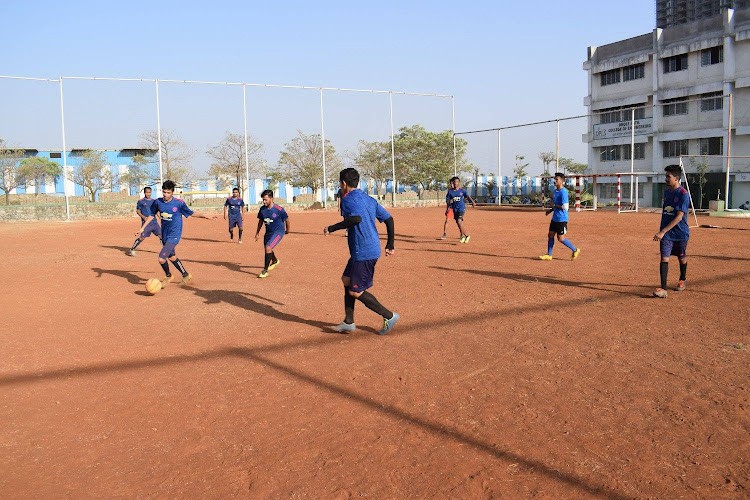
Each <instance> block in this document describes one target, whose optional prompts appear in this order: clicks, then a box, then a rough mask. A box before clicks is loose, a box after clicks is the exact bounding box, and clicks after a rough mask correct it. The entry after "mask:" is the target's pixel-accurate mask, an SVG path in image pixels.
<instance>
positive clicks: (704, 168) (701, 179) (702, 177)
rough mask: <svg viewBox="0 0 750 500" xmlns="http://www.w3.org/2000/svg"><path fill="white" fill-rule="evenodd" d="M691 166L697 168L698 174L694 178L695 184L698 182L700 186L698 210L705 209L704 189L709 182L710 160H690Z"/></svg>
mask: <svg viewBox="0 0 750 500" xmlns="http://www.w3.org/2000/svg"><path fill="white" fill-rule="evenodd" d="M690 165H692V166H693V167H694V168H695V172H696V174H695V175H694V176H693V182H696V183H697V184H698V195H699V197H698V209H699V210H702V209H703V187H704V186H705V185H706V183H707V182H708V177H707V176H706V174H707V173H708V159H707V158H701V159H700V160H697V161H696V159H695V158H690Z"/></svg>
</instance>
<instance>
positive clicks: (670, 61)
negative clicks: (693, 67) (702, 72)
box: [662, 54, 688, 73]
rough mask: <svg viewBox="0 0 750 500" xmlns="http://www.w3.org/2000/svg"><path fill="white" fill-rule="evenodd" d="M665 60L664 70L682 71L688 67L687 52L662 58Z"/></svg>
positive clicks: (666, 71)
mask: <svg viewBox="0 0 750 500" xmlns="http://www.w3.org/2000/svg"><path fill="white" fill-rule="evenodd" d="M662 61H664V72H665V73H672V72H674V71H682V70H685V69H687V67H688V57H687V54H680V55H679V56H672V57H666V58H664V59H662Z"/></svg>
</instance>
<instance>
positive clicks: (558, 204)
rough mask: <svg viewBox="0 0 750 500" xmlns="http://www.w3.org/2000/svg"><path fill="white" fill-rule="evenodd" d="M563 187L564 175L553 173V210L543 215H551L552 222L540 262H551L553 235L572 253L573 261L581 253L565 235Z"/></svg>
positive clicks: (565, 193) (566, 193)
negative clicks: (545, 249) (545, 251)
mask: <svg viewBox="0 0 750 500" xmlns="http://www.w3.org/2000/svg"><path fill="white" fill-rule="evenodd" d="M564 185H565V174H563V173H561V172H555V192H554V193H553V194H552V200H553V201H552V203H553V205H554V206H553V208H550V209H548V210H547V211H546V212H545V214H546V215H549V214H550V212H554V213H553V214H552V221H551V222H550V223H549V232H548V233H547V253H546V254H544V255H541V256H540V257H539V258H540V259H542V260H552V247H554V246H555V234H557V240H558V241H559V242H560V243H562V244H563V245H565V246H566V247H568V248H570V250H571V251H572V252H573V254H572V255H571V257H570V258H571V259H572V260H575V259H577V258H578V255H580V253H581V249H580V248H576V247H575V245H574V244H573V243H571V242H570V240H568V239H567V238H565V235H566V234H567V233H568V199H569V198H568V189H567V188H566V187H565V186H564Z"/></svg>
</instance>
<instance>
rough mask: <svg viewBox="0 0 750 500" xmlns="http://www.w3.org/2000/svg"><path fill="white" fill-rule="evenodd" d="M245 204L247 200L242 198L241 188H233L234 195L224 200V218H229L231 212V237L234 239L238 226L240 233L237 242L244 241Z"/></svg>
mask: <svg viewBox="0 0 750 500" xmlns="http://www.w3.org/2000/svg"><path fill="white" fill-rule="evenodd" d="M244 206H245V200H243V199H242V198H240V190H239V188H234V189H232V196H231V197H229V198H227V201H225V202H224V220H227V212H228V213H229V239H230V240H233V239H234V228H235V227H236V228H237V230H238V232H239V235H238V237H237V243H242V207H244Z"/></svg>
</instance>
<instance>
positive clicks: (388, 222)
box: [323, 168, 400, 335]
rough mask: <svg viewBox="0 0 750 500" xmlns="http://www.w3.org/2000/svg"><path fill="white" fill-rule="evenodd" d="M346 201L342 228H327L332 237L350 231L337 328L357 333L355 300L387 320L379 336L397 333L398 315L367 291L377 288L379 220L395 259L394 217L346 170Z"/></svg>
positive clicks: (343, 173) (343, 201)
mask: <svg viewBox="0 0 750 500" xmlns="http://www.w3.org/2000/svg"><path fill="white" fill-rule="evenodd" d="M339 181H340V184H341V191H342V199H341V213H342V215H343V217H344V220H343V221H341V222H339V223H338V224H334V225H332V226H328V227H325V228H323V234H325V235H328V234H329V233H332V232H334V231H338V230H339V229H348V230H349V235H348V236H347V240H348V243H349V254H350V257H349V261H348V262H347V264H346V268H345V269H344V273H343V275H342V276H341V281H342V282H343V283H344V315H345V316H344V321H343V322H342V323H340V324H339V325H336V326H335V327H333V329H334V330H336V331H337V332H341V333H348V332H351V331H354V330H356V329H357V326H356V325H355V324H354V304H355V300H359V301H360V302H362V303H363V304H364V305H365V306H366V307H367V308H368V309H370V310H371V311H373V312H374V313H376V314H378V315H380V316H381V317H382V318H383V328H382V329H381V330H380V331H379V332H378V333H379V334H380V335H385V334H386V333H388V332H389V331H391V330H392V329H393V327H394V326H395V325H396V323H397V322H398V320H399V317H400V316H399V315H398V313H396V312H391V311H389V310H388V309H386V308H385V307H383V305H381V304H380V302H378V299H376V298H375V296H374V295H373V294H371V293H370V292H368V291H367V290H368V289H369V288H371V287H372V285H373V278H374V276H375V264H377V262H378V258H379V257H380V237H379V236H378V230H377V227H376V226H375V220H376V219H377V220H378V221H380V222H383V223H385V227H386V229H387V231H388V242H387V243H386V244H385V255H386V256H388V255H393V253H394V251H395V250H394V248H393V240H394V236H395V230H394V226H393V217H391V215H390V214H389V213H388V212H387V211H386V210H385V208H383V207H382V206H381V205H380V204H379V203H378V202H377V201H375V200H374V199H373V198H372V197H370V196H368V195H367V194H365V192H364V191H362V190H361V189H357V186H359V172H357V171H356V170H355V169H353V168H345V169H344V170H342V171H341V172H340V174H339Z"/></svg>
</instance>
